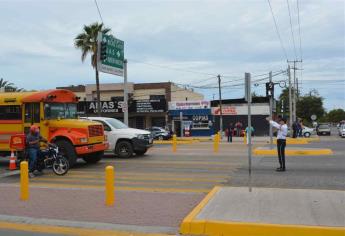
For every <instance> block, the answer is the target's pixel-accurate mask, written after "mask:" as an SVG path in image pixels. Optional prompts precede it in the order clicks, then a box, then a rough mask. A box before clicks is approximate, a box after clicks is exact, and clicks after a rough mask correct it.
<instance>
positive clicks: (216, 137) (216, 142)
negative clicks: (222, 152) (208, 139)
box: [213, 134, 219, 153]
mask: <svg viewBox="0 0 345 236" xmlns="http://www.w3.org/2000/svg"><path fill="white" fill-rule="evenodd" d="M213 151H214V152H215V153H217V152H218V151H219V134H215V135H214V139H213Z"/></svg>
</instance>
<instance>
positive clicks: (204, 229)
mask: <svg viewBox="0 0 345 236" xmlns="http://www.w3.org/2000/svg"><path fill="white" fill-rule="evenodd" d="M219 190H220V187H214V188H213V189H212V190H211V191H210V192H209V193H208V194H207V195H206V197H205V198H204V199H203V200H202V201H201V202H200V203H199V205H197V206H196V207H195V208H194V209H193V210H192V212H191V213H189V215H188V216H187V217H186V218H185V219H184V220H183V222H182V224H181V226H180V233H181V234H183V235H207V236H223V235H236V236H242V235H243V236H248V235H251V236H277V235H283V236H290V235H293V236H306V235H313V236H344V235H345V228H344V227H323V226H307V225H282V224H264V223H252V222H231V221H217V220H209V219H202V220H198V219H196V217H197V215H198V214H199V213H200V212H201V211H202V209H203V208H204V207H205V206H206V205H207V203H208V202H209V201H210V200H211V199H212V198H213V197H214V195H215V194H217V192H218V191H219Z"/></svg>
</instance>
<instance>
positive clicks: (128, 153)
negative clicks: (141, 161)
mask: <svg viewBox="0 0 345 236" xmlns="http://www.w3.org/2000/svg"><path fill="white" fill-rule="evenodd" d="M115 153H116V155H117V156H118V157H121V158H129V157H132V156H133V147H132V144H131V143H130V142H128V141H120V142H118V143H117V145H116V148H115Z"/></svg>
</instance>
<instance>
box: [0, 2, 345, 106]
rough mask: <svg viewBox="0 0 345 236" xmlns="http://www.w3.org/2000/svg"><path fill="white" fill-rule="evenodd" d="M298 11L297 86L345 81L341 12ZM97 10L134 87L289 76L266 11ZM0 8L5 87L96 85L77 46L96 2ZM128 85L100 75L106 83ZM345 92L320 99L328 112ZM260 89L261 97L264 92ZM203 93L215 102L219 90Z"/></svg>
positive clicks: (340, 6) (282, 22) (250, 7)
mask: <svg viewBox="0 0 345 236" xmlns="http://www.w3.org/2000/svg"><path fill="white" fill-rule="evenodd" d="M289 2H290V7H291V12H292V21H293V30H294V33H295V37H296V38H295V42H296V47H297V57H298V58H299V57H300V55H299V39H298V37H297V36H298V25H297V14H296V13H297V11H296V6H297V5H296V0H290V1H289ZM299 2H300V10H301V11H300V19H301V35H302V50H303V59H304V62H303V69H304V70H303V72H302V77H301V75H300V72H298V76H299V77H301V80H336V79H344V78H345V76H344V71H345V66H344V64H345V63H344V56H345V47H344V41H345V31H344V30H345V27H344V2H343V1H338V0H335V1H326V0H321V1H317V2H316V1H299ZM98 3H99V6H100V9H101V12H102V17H103V19H104V23H105V25H106V26H107V27H110V28H111V29H112V33H113V34H114V35H115V36H116V37H118V38H120V39H123V40H124V41H125V55H126V57H127V58H128V59H129V64H128V68H129V70H128V76H129V80H130V81H133V82H151V81H152V82H159V81H173V82H179V83H188V84H193V83H195V82H197V81H200V80H205V79H207V78H209V77H210V75H206V74H215V75H217V74H222V75H231V76H234V77H227V78H225V77H224V81H229V80H231V79H234V78H237V79H238V78H243V75H244V72H251V73H252V74H253V75H255V74H262V73H268V71H270V70H272V71H277V70H281V69H286V67H287V63H286V58H285V57H284V54H283V51H282V49H281V45H280V42H279V41H278V38H277V35H276V32H275V28H274V23H273V21H272V16H271V14H270V10H269V6H268V4H267V2H266V1H255V0H251V1H240V0H233V1H219V0H215V1H211V0H208V1H207V0H205V1H177V0H176V1H170V0H169V1H159V0H150V1H106V0H98ZM271 3H272V7H273V10H274V14H275V16H276V18H277V22H278V25H279V30H280V33H281V36H282V40H283V44H284V47H285V48H286V50H287V53H288V57H289V59H293V58H294V51H293V45H292V39H291V31H290V23H289V15H288V11H287V5H286V1H285V0H277V1H271ZM0 7H1V9H2V14H1V15H0V21H1V22H3V25H2V27H1V28H0V34H1V38H0V69H1V70H0V71H1V74H0V76H1V77H4V78H5V79H7V80H10V81H11V82H14V83H15V84H17V85H18V86H19V87H26V88H29V89H41V88H42V89H46V88H52V87H56V86H64V85H69V84H86V83H92V82H93V81H94V71H93V69H92V68H91V66H90V58H88V59H87V60H86V61H85V62H84V63H82V62H81V60H80V52H79V51H78V50H76V49H75V48H74V46H73V39H74V37H75V36H76V35H77V34H78V33H79V32H80V31H81V30H82V27H83V25H84V24H89V23H92V22H95V21H99V16H98V13H97V9H96V7H95V5H94V2H93V1H91V0H89V1H84V0H75V1H67V0H62V1H57V0H51V1H39V2H38V1H33V0H31V1H19V0H14V1H4V0H3V1H1V2H0ZM138 61H139V62H144V63H146V64H142V63H139V62H138ZM148 64H155V65H160V66H162V67H169V68H174V69H167V68H162V67H158V66H150V65H148ZM299 66H300V65H299ZM187 71H198V72H201V73H190V72H187ZM202 73H205V74H202ZM277 79H278V80H282V79H286V76H285V77H284V76H280V77H279V78H277ZM122 80H123V79H122V78H121V77H116V76H112V75H107V74H101V82H107V83H108V82H121V81H122ZM310 88H312V86H311V84H309V83H306V84H305V86H304V87H303V91H308V90H309V89H310ZM340 88H341V87H340ZM340 88H339V87H338V88H337V87H335V89H338V90H337V92H334V93H326V92H328V90H326V89H320V94H321V95H323V96H324V97H325V98H326V99H325V104H326V106H327V107H328V108H331V107H332V104H340V106H342V107H343V108H345V105H342V104H341V97H339V93H341V91H343V90H340ZM254 89H255V91H257V92H258V93H264V90H263V87H260V86H259V87H256V88H254ZM202 92H203V93H204V94H205V95H206V97H207V98H212V97H213V93H216V90H205V91H202ZM337 94H338V95H337ZM239 96H243V91H242V88H238V89H231V90H225V92H224V97H234V98H235V97H239Z"/></svg>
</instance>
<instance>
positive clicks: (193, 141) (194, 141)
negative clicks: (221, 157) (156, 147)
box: [153, 140, 199, 144]
mask: <svg viewBox="0 0 345 236" xmlns="http://www.w3.org/2000/svg"><path fill="white" fill-rule="evenodd" d="M198 142H199V141H197V140H184V141H177V144H193V143H198ZM172 143H173V141H172V140H155V141H153V144H172Z"/></svg>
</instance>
